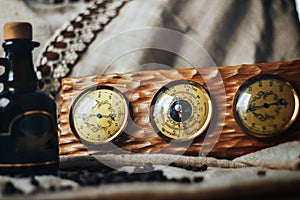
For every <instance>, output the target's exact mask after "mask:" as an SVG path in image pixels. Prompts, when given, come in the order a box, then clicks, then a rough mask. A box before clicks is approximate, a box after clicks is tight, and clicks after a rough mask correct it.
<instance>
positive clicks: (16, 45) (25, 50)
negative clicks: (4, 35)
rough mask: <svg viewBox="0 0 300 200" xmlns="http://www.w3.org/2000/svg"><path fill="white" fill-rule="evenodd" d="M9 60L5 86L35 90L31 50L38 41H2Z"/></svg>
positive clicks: (14, 88) (12, 88) (35, 82)
mask: <svg viewBox="0 0 300 200" xmlns="http://www.w3.org/2000/svg"><path fill="white" fill-rule="evenodd" d="M2 46H3V48H4V50H5V53H6V56H5V57H6V59H7V60H8V62H9V65H10V67H9V69H6V70H9V72H8V80H7V88H9V89H11V90H36V89H37V81H38V79H37V76H36V73H35V71H34V68H33V62H32V50H33V48H35V47H37V46H39V43H37V42H33V41H31V40H25V39H19V40H9V41H6V42H4V43H3V45H2Z"/></svg>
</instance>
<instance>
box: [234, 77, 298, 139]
mask: <svg viewBox="0 0 300 200" xmlns="http://www.w3.org/2000/svg"><path fill="white" fill-rule="evenodd" d="M233 108H234V114H235V117H236V119H237V122H238V123H239V125H240V126H241V128H242V129H243V130H244V131H245V132H246V133H248V134H250V135H252V136H255V137H259V138H269V137H273V136H276V135H278V134H280V133H284V132H285V131H286V130H287V129H288V128H289V127H290V126H291V125H292V124H293V122H294V121H295V119H296V117H297V114H298V110H299V99H298V96H297V94H296V91H295V90H294V88H293V87H292V85H291V84H290V83H288V82H287V81H285V80H283V79H282V78H280V77H278V76H275V75H260V76H257V77H254V78H252V79H250V80H248V81H246V82H245V83H244V84H243V85H242V86H241V88H240V89H239V91H238V93H237V95H236V97H235V100H234V103H233Z"/></svg>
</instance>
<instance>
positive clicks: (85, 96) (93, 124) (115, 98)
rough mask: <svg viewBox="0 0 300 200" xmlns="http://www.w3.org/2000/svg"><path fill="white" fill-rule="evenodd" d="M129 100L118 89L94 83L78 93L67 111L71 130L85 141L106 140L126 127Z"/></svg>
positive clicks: (99, 142) (101, 141)
mask: <svg viewBox="0 0 300 200" xmlns="http://www.w3.org/2000/svg"><path fill="white" fill-rule="evenodd" d="M128 113H129V111H128V104H127V100H126V99H125V97H124V96H123V95H122V93H121V92H120V91H118V90H117V89H115V88H113V87H108V86H97V87H93V88H91V89H88V90H86V91H84V92H82V93H81V95H79V96H78V97H77V99H76V100H75V101H74V103H73V105H72V107H71V112H70V125H71V129H72V131H73V133H74V134H75V135H76V136H77V137H78V138H80V139H81V140H83V141H84V142H88V143H92V144H101V143H107V142H109V141H111V140H113V139H114V138H116V137H117V136H119V135H120V134H121V133H122V132H123V130H124V129H125V127H126V124H127V119H128Z"/></svg>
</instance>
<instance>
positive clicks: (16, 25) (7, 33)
mask: <svg viewBox="0 0 300 200" xmlns="http://www.w3.org/2000/svg"><path fill="white" fill-rule="evenodd" d="M13 39H28V40H32V26H31V24H30V23H27V22H10V23H7V24H5V25H4V40H5V41H6V40H13Z"/></svg>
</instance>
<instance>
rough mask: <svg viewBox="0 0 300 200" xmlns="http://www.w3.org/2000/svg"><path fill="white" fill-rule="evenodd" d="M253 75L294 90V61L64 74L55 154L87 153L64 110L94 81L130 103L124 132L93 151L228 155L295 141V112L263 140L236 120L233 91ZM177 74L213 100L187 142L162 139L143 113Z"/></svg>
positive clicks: (298, 70)
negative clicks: (281, 130)
mask: <svg viewBox="0 0 300 200" xmlns="http://www.w3.org/2000/svg"><path fill="white" fill-rule="evenodd" d="M259 74H275V75H279V76H281V77H283V78H285V79H287V80H288V81H289V82H290V83H292V85H293V86H294V88H295V89H296V91H297V93H298V94H300V78H299V77H300V60H296V61H290V62H273V63H261V64H254V65H238V66H221V67H217V68H199V69H176V70H157V71H143V72H130V73H126V74H103V75H93V76H86V77H76V78H65V79H63V81H62V91H61V95H60V97H61V101H60V104H61V105H60V144H59V145H60V154H61V155H81V154H89V152H88V150H87V148H86V147H85V146H84V145H83V144H82V143H80V141H79V140H78V139H77V138H76V137H75V136H74V135H73V133H72V131H71V129H70V127H69V111H70V107H71V105H72V102H73V101H74V100H75V98H76V97H77V96H78V95H79V94H80V93H81V92H82V91H84V90H86V89H88V88H91V87H93V86H96V85H109V86H113V87H115V88H117V89H118V90H120V91H121V92H122V93H123V94H124V96H126V97H127V99H128V100H129V102H130V104H131V106H132V108H133V109H132V121H131V122H129V123H128V125H127V128H126V130H125V133H123V134H122V135H121V136H120V137H119V138H118V139H116V140H115V141H114V142H113V144H108V145H102V146H101V147H100V146H99V147H98V148H96V149H95V151H96V152H97V153H99V154H105V153H130V152H136V153H168V154H182V153H184V154H185V155H190V156H199V155H207V156H212V157H215V158H227V159H233V158H235V157H238V156H241V155H245V154H247V153H250V152H254V151H257V150H260V149H263V148H267V147H270V146H274V145H277V144H280V143H283V142H286V141H292V140H300V118H299V116H298V117H297V119H296V122H295V124H294V126H293V127H292V128H291V129H290V130H289V131H288V133H285V134H284V135H283V137H280V138H274V139H268V140H261V139H260V140H259V139H256V138H254V137H251V136H248V135H247V134H245V133H244V132H243V131H242V130H241V129H240V127H239V126H238V124H237V123H236V121H235V119H234V115H233V110H232V102H233V99H234V95H235V94H236V92H237V90H238V88H239V87H240V86H241V85H242V84H243V83H244V82H245V81H246V80H248V79H249V78H251V77H253V76H256V75H259ZM179 79H186V80H193V81H196V82H198V83H200V84H202V85H203V86H204V87H205V88H207V89H208V91H209V93H210V95H211V97H212V100H213V120H212V122H211V123H210V126H209V128H208V130H207V132H206V133H204V134H202V135H201V136H200V137H199V138H197V139H196V140H194V141H193V143H192V144H190V145H188V146H184V145H187V144H181V143H168V142H167V141H165V140H164V139H163V138H161V137H160V136H159V135H158V134H157V133H156V132H155V131H154V130H153V128H152V126H151V123H150V118H149V115H150V104H151V101H152V98H153V96H154V95H155V93H156V92H157V91H158V90H159V89H160V88H161V87H162V86H164V85H166V84H167V83H169V82H171V81H175V80H179ZM224 88H225V90H224ZM224 119H225V120H224ZM112 145H113V146H112ZM116 146H118V148H116ZM112 147H114V148H112ZM185 147H187V148H185ZM90 150H91V149H90Z"/></svg>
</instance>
